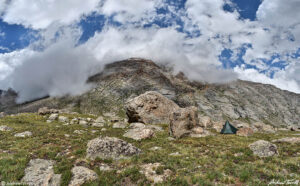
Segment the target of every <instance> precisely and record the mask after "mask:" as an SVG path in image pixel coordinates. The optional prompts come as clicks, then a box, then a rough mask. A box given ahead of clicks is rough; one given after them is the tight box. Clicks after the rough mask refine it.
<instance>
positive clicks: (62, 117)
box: [58, 116, 69, 123]
mask: <svg viewBox="0 0 300 186" xmlns="http://www.w3.org/2000/svg"><path fill="white" fill-rule="evenodd" d="M58 121H59V122H63V123H68V122H69V119H68V118H67V117H66V116H59V117H58Z"/></svg>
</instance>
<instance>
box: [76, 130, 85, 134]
mask: <svg viewBox="0 0 300 186" xmlns="http://www.w3.org/2000/svg"><path fill="white" fill-rule="evenodd" d="M84 132H85V131H84V130H74V133H75V134H83V133H84Z"/></svg>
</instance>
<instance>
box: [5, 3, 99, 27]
mask: <svg viewBox="0 0 300 186" xmlns="http://www.w3.org/2000/svg"><path fill="white" fill-rule="evenodd" d="M5 4H6V6H4V5H5ZM98 4H99V0H88V1H81V0H63V1H61V0H51V1H49V0H41V1H36V0H26V1H24V0H10V1H7V0H0V12H1V7H5V9H4V8H3V10H2V12H4V13H3V16H2V19H3V20H4V21H5V22H7V23H13V24H22V25H24V26H26V27H32V28H34V29H45V28H47V27H48V26H49V25H51V24H52V23H53V22H59V23H61V24H71V23H72V22H74V21H75V20H78V19H79V18H80V16H81V15H83V14H87V13H90V12H91V11H95V10H96V9H97V7H98ZM1 5H2V6H1Z"/></svg>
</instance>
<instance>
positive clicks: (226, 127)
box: [221, 121, 237, 134]
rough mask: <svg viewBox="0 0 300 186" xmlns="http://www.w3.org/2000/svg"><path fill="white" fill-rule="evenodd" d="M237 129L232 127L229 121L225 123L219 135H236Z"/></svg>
mask: <svg viewBox="0 0 300 186" xmlns="http://www.w3.org/2000/svg"><path fill="white" fill-rule="evenodd" d="M236 131H237V129H236V128H235V127H234V126H232V125H231V124H230V123H229V121H226V122H225V125H224V126H223V129H222V130H221V134H236Z"/></svg>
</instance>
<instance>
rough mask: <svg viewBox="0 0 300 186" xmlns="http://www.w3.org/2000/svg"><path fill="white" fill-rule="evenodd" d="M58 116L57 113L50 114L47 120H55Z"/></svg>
mask: <svg viewBox="0 0 300 186" xmlns="http://www.w3.org/2000/svg"><path fill="white" fill-rule="evenodd" d="M57 118H58V114H51V115H50V116H49V118H48V120H49V121H55V120H57Z"/></svg>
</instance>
